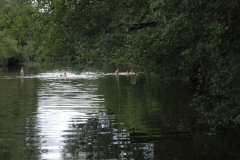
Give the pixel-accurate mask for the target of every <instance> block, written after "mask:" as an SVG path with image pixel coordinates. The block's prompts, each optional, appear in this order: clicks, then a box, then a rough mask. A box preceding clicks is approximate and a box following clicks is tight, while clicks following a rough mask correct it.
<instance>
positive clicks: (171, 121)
mask: <svg viewBox="0 0 240 160" xmlns="http://www.w3.org/2000/svg"><path fill="white" fill-rule="evenodd" d="M128 67H129V66H125V68H124V67H122V68H121V69H120V74H119V75H118V76H116V75H115V74H114V71H115V69H116V68H114V66H110V65H107V66H103V67H102V68H101V69H91V70H85V71H80V70H78V69H77V68H76V67H72V66H70V67H69V66H66V67H65V68H64V69H63V68H62V67H53V68H51V69H44V68H43V67H42V66H41V65H39V64H37V63H30V64H25V65H24V68H25V76H24V77H21V76H19V70H20V69H19V68H16V67H13V68H8V67H5V68H1V69H0V128H1V130H0V157H1V158H0V159H4V160H8V159H9V160H13V159H14V160H18V159H29V160H33V159H34V160H35V159H41V160H42V159H46V160H61V159H63V160H65V159H74V160H76V159H132V160H133V159H134V160H145V159H149V160H150V159H156V160H158V159H184V160H186V159H199V160H200V159H219V158H222V157H227V158H236V157H238V154H237V153H238V152H237V149H238V148H236V147H235V146H236V145H237V141H236V137H233V136H232V135H230V136H226V135H225V136H224V137H225V138H224V137H220V138H219V137H215V138H213V137H206V136H196V135H195V136H193V135H192V134H191V133H192V129H193V128H194V125H195V123H196V111H195V109H194V108H192V107H191V106H190V105H189V104H190V102H191V98H192V94H193V90H192V88H191V86H190V85H189V84H188V83H186V82H180V81H167V82H166V81H165V82H163V81H153V80H151V79H147V80H143V81H141V83H137V84H135V85H133V83H131V81H132V80H133V79H134V76H126V74H125V73H126V70H128V69H129V68H128ZM63 71H67V77H62V76H60V75H61V74H62V73H63ZM229 137H230V138H229ZM232 139H233V140H232ZM234 139H235V141H234ZM235 143H236V144H235ZM223 146H224V147H223Z"/></svg>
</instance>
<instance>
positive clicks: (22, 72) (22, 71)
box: [20, 67, 24, 76]
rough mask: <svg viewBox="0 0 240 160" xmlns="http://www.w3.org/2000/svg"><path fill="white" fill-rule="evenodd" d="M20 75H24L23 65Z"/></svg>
mask: <svg viewBox="0 0 240 160" xmlns="http://www.w3.org/2000/svg"><path fill="white" fill-rule="evenodd" d="M20 75H21V76H24V70H23V67H21V70H20Z"/></svg>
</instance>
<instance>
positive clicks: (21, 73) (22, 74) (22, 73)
mask: <svg viewBox="0 0 240 160" xmlns="http://www.w3.org/2000/svg"><path fill="white" fill-rule="evenodd" d="M20 76H22V77H23V76H24V70H23V67H21V69H20ZM60 76H61V77H67V73H66V72H64V73H63V74H60Z"/></svg>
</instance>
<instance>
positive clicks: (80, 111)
mask: <svg viewBox="0 0 240 160" xmlns="http://www.w3.org/2000/svg"><path fill="white" fill-rule="evenodd" d="M41 77H42V78H46V77H48V79H47V80H43V83H42V86H41V87H40V88H39V91H38V116H37V118H38V119H39V121H38V126H37V128H40V133H39V136H40V137H41V141H42V142H44V143H42V146H41V148H42V150H46V151H47V152H46V153H43V154H42V155H41V156H42V158H43V159H52V158H56V159H59V158H67V157H72V156H73V155H68V154H67V153H69V152H66V151H65V150H66V148H65V145H66V144H65V142H66V137H68V135H70V137H74V134H75V133H74V132H75V130H76V128H75V127H74V126H76V125H78V124H86V123H87V122H88V120H89V119H96V118H98V117H99V116H102V115H105V112H106V109H105V108H104V107H103V106H101V105H99V104H100V103H101V102H102V101H104V97H103V95H97V94H95V91H96V90H97V85H96V84H94V82H93V81H91V80H88V79H89V78H91V79H93V78H95V77H94V76H93V74H91V73H87V74H85V75H84V76H82V77H81V78H82V79H79V77H77V76H73V75H72V74H68V77H67V79H58V80H56V79H55V80H51V79H49V77H50V76H49V74H43V75H41ZM52 77H55V76H54V75H52ZM77 78H78V79H77ZM84 78H85V79H84ZM87 78H88V79H87ZM74 79H75V80H74Z"/></svg>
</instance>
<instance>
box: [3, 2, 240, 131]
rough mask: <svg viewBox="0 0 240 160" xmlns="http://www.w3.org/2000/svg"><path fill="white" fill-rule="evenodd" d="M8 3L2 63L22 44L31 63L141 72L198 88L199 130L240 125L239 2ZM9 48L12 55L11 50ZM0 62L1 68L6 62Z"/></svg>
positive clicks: (195, 102)
mask: <svg viewBox="0 0 240 160" xmlns="http://www.w3.org/2000/svg"><path fill="white" fill-rule="evenodd" d="M1 3H2V4H5V5H0V6H5V7H2V8H0V12H1V18H0V19H1V22H0V33H1V34H0V36H4V37H5V39H4V40H3V39H1V40H0V51H1V56H2V55H4V54H7V55H8V56H7V57H6V56H5V57H6V58H10V57H12V54H13V53H15V52H17V51H16V46H14V45H13V43H16V42H14V41H17V44H18V48H19V46H21V47H25V46H31V49H30V48H29V49H28V50H27V51H28V52H26V53H28V54H27V55H29V56H31V57H32V56H34V57H35V59H37V60H41V61H44V62H45V63H46V64H51V63H53V62H54V60H58V59H68V60H72V61H75V62H78V63H81V64H83V63H84V64H86V63H99V62H109V63H115V64H116V65H118V64H120V63H125V62H132V63H135V64H136V65H137V66H138V67H139V68H138V71H142V72H151V73H155V74H157V75H160V76H161V77H162V78H171V79H172V78H180V79H188V80H191V81H194V82H197V85H198V91H197V92H196V95H195V98H194V99H193V106H196V107H197V108H198V109H199V112H200V113H202V114H201V115H202V116H200V118H199V122H201V123H203V124H208V125H210V126H211V128H212V129H213V130H214V129H215V128H216V127H218V126H230V127H233V126H236V125H239V122H240V113H239V112H240V109H239V105H240V102H239V96H240V92H239V90H240V81H239V77H240V63H239V62H240V53H239V52H240V48H239V47H240V38H239V37H240V28H239V26H240V6H239V5H240V4H239V2H238V1H237V0H230V1H225V0H210V1H207V0H177V1H172V0H121V1H118V0H92V1H89V0H54V1H51V0H44V1H40V0H38V3H36V2H35V3H33V2H32V1H30V0H28V1H27V0H25V1H23V0H22V1H18V2H15V1H14V3H13V1H11V0H4V1H1ZM15 3H18V5H14V4H15ZM9 37H10V38H9ZM6 44H10V45H9V46H11V47H9V48H8V49H6V48H5V47H6ZM3 46H4V47H3ZM18 50H19V49H18ZM25 51H26V49H25ZM30 51H31V52H30ZM3 53H4V54H3ZM17 53H19V51H18V52H17ZM32 53H33V55H32ZM15 54H16V53H15ZM1 56H0V62H1V60H2V61H6V60H5V59H2V58H1Z"/></svg>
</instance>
